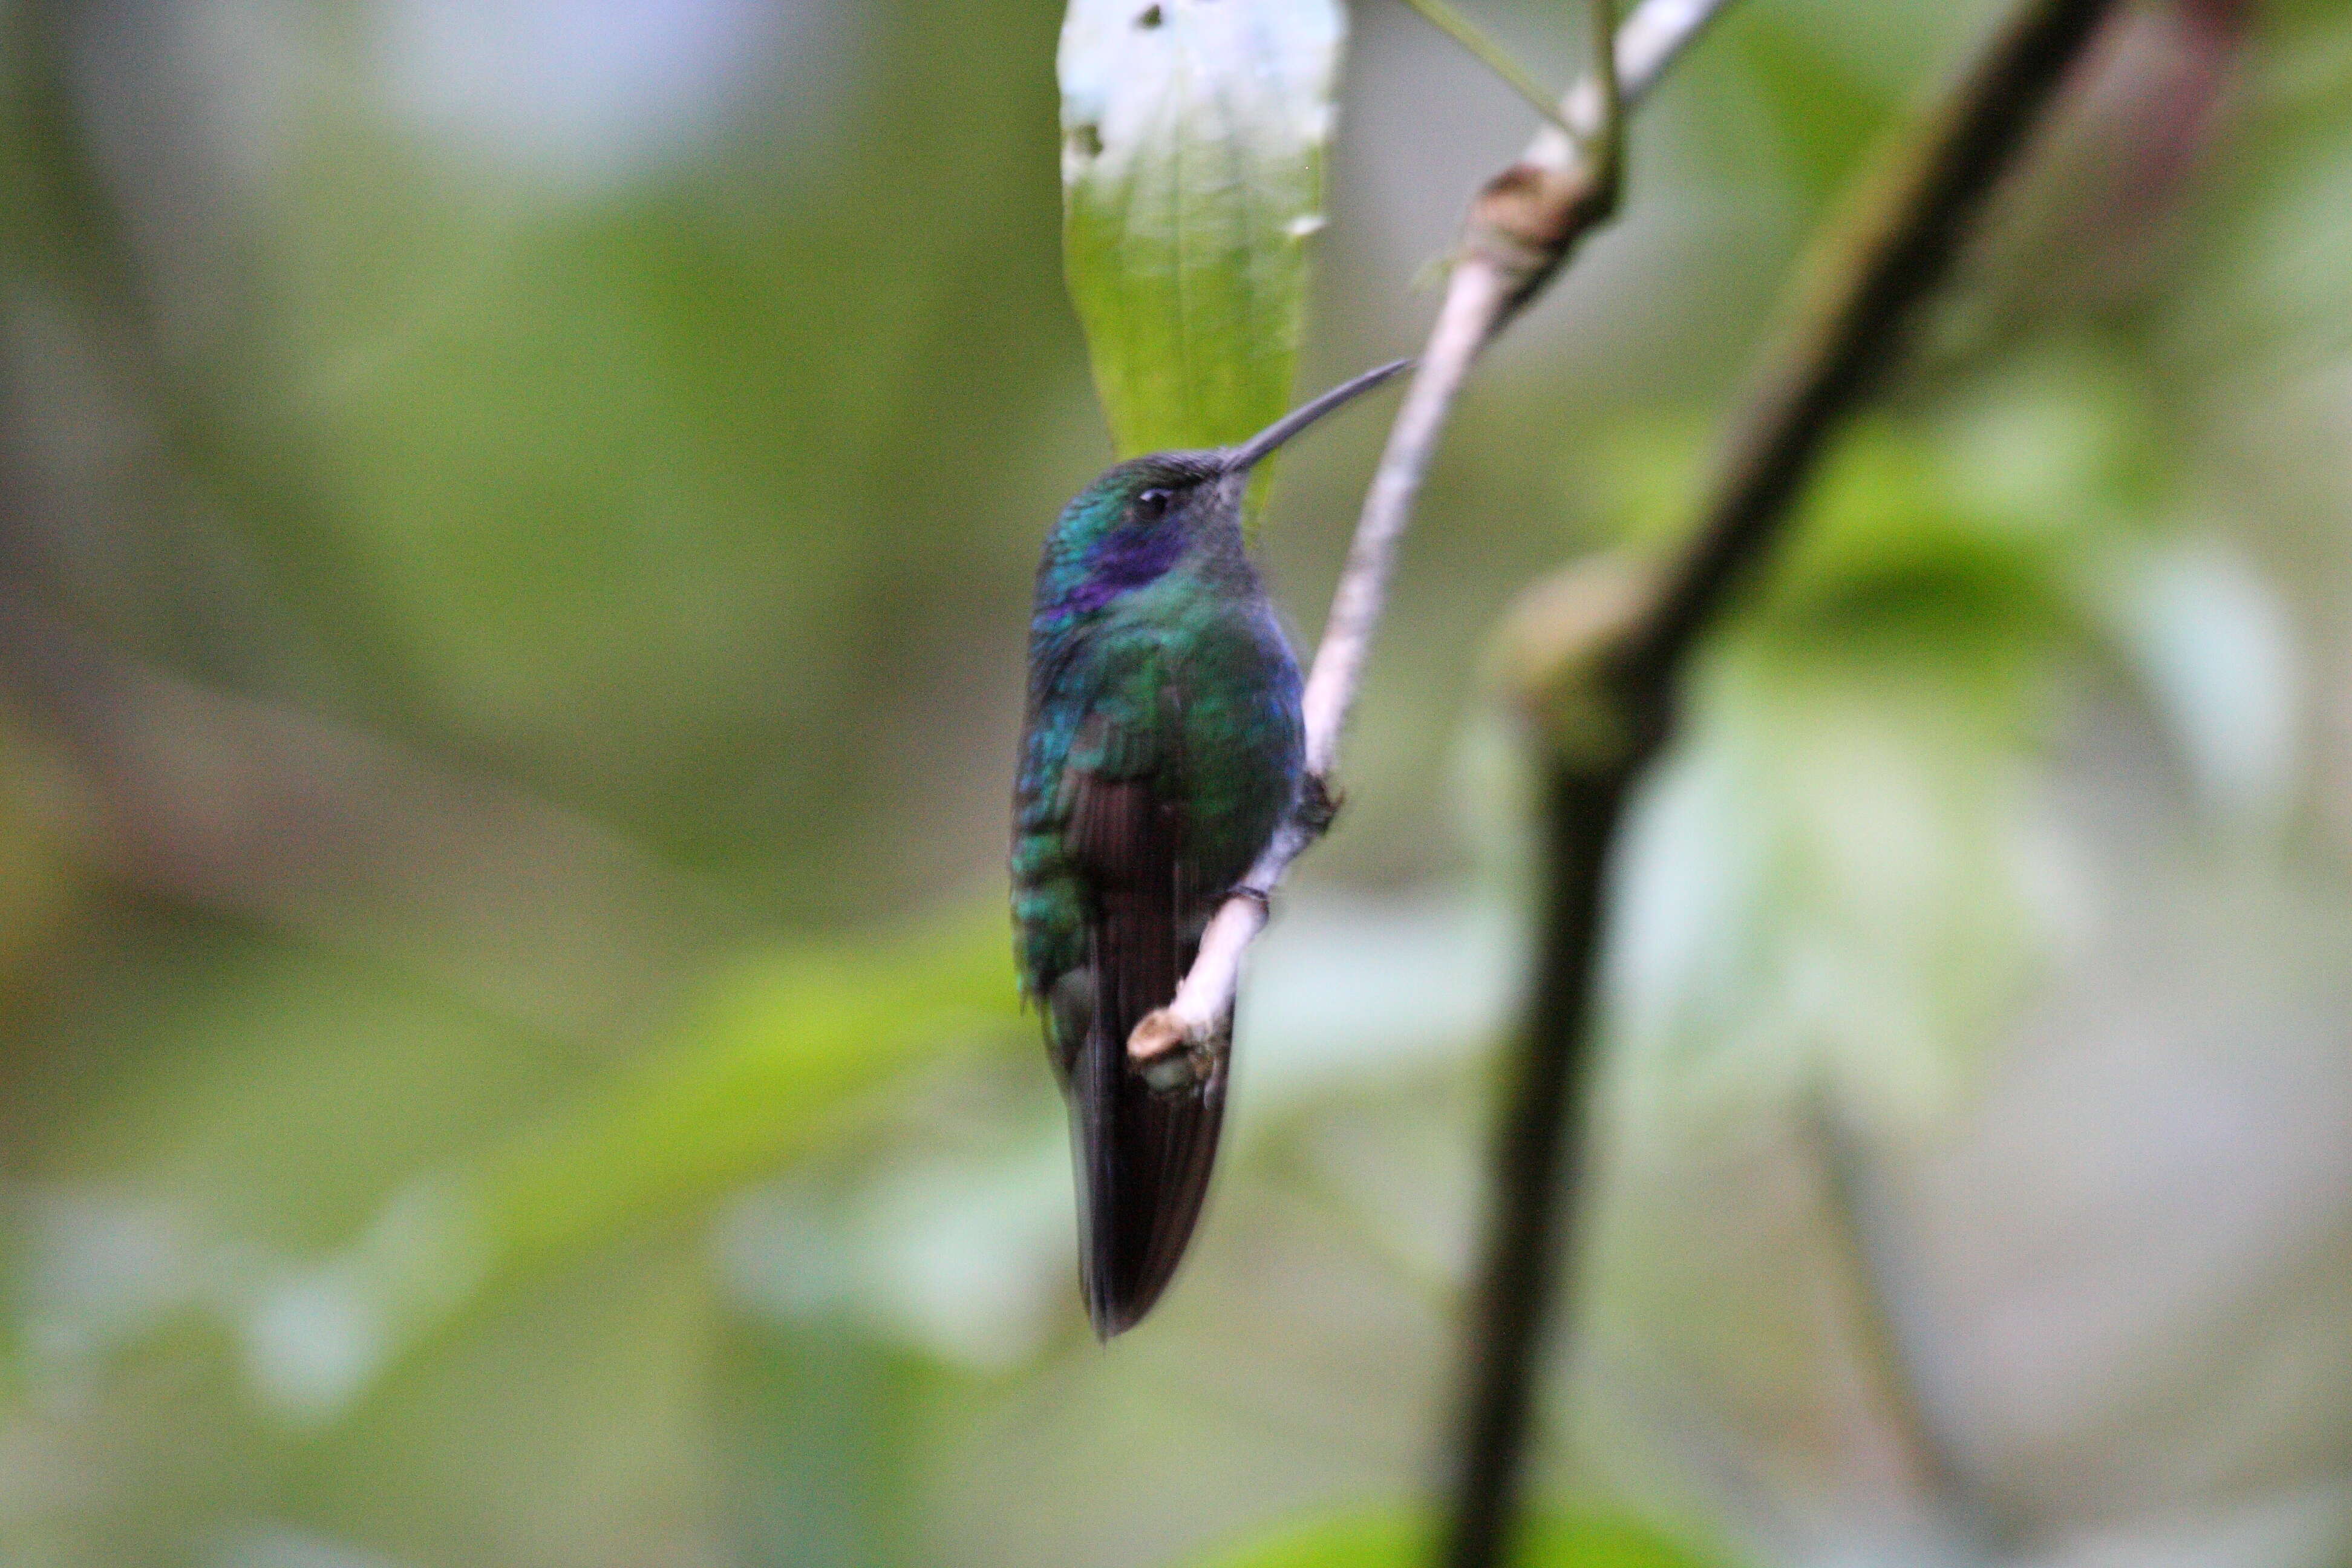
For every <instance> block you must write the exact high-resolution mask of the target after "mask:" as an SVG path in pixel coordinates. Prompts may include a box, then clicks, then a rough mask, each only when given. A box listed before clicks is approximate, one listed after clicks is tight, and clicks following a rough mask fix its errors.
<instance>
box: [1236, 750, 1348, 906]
mask: <svg viewBox="0 0 2352 1568" xmlns="http://www.w3.org/2000/svg"><path fill="white" fill-rule="evenodd" d="M1346 801H1347V796H1346V795H1343V794H1341V793H1340V791H1339V786H1338V785H1336V784H1332V783H1331V781H1330V780H1329V779H1328V778H1325V777H1324V776H1323V775H1322V774H1321V773H1308V774H1307V777H1306V778H1305V779H1303V780H1301V781H1300V783H1299V785H1298V826H1301V827H1303V828H1305V829H1306V830H1307V834H1308V836H1309V837H1315V838H1320V837H1323V835H1324V834H1326V833H1328V832H1329V831H1330V828H1331V819H1332V818H1334V817H1336V816H1339V807H1340V806H1341V805H1344V804H1346ZM1237 890H1238V889H1237ZM1263 896H1264V895H1262V894H1261V895H1260V897H1263Z"/></svg>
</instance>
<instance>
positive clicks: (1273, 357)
mask: <svg viewBox="0 0 2352 1568" xmlns="http://www.w3.org/2000/svg"><path fill="white" fill-rule="evenodd" d="M1344 31H1345V18H1344V16H1343V15H1342V13H1341V11H1340V9H1339V5H1336V4H1335V3H1334V0H1223V4H1218V5H1203V4H1198V3H1196V0H1157V3H1153V0H1071V5H1070V8H1069V14H1068V16H1067V18H1066V21H1065V22H1064V24H1063V28H1062V46H1061V54H1060V60H1059V64H1060V71H1061V82H1062V184H1063V193H1064V229H1063V239H1064V263H1065V266H1066V269H1067V271H1068V275H1069V283H1070V293H1071V295H1072V297H1073V298H1074V299H1075V300H1076V303H1077V308H1078V316H1079V319H1080V320H1081V321H1083V322H1084V323H1085V326H1086V331H1087V342H1088V344H1089V346H1090V348H1091V349H1092V351H1093V356H1094V369H1095V384H1096V385H1097V388H1098V389H1099V390H1100V392H1101V395H1102V401H1103V407H1104V409H1105V411H1106V412H1107V413H1108V416H1109V419H1110V426H1111V433H1112V436H1113V438H1114V440H1115V442H1116V443H1117V445H1118V451H1119V455H1120V456H1122V457H1130V456H1133V455H1135V454H1136V453H1139V452H1149V451H1156V450H1160V449H1163V448H1167V447H1212V446H1217V445H1221V444H1223V443H1227V442H1231V441H1235V440H1238V439H1240V438H1241V437H1244V436H1246V435H1248V434H1250V433H1251V432H1252V431H1254V430H1255V429H1257V428H1258V427H1260V426H1264V425H1265V424H1267V423H1269V422H1271V421H1272V420H1273V419H1274V418H1275V417H1276V416H1278V415H1280V414H1281V413H1282V411H1283V409H1284V407H1285V406H1286V405H1287V404H1288V402H1289V400H1290V391H1291V381H1292V376H1293V373H1294V370H1295V368H1296V366H1297V357H1298V339H1299V332H1300V329H1301V324H1302V322H1303V321H1304V316H1305V310H1306V300H1307V237H1308V236H1310V235H1312V234H1313V233H1314V232H1315V231H1316V230H1317V229H1318V228H1319V227H1320V226H1322V222H1323V216H1322V193H1323V148H1324V144H1325V143H1326V142H1328V140H1329V138H1330V132H1331V121H1332V114H1333V109H1332V103H1331V93H1332V88H1333V84H1334V79H1335V78H1336V76H1337V74H1338V68H1339V45H1340V39H1341V37H1342V35H1343V33H1344Z"/></svg>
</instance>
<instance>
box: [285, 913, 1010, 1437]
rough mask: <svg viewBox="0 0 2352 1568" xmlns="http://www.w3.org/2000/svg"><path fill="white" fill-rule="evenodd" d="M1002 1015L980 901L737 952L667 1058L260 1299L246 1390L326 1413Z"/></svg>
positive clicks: (432, 1179) (751, 1173)
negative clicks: (880, 938)
mask: <svg viewBox="0 0 2352 1568" xmlns="http://www.w3.org/2000/svg"><path fill="white" fill-rule="evenodd" d="M1017 1016H1018V1001H1017V998H1016V996H1015V994H1014V989H1013V975H1012V965H1011V960H1010V958H1009V956H1008V948H1007V944H1006V942H1005V940H1004V937H1003V921H1002V917H1001V915H999V914H998V913H997V912H996V911H995V910H991V911H990V918H989V919H988V920H987V921H984V922H983V921H978V920H964V921H956V922H954V923H952V924H950V925H949V926H947V927H945V928H943V929H940V930H938V931H929V932H925V933H922V934H920V935H919V936H916V937H912V938H908V939H902V940H899V941H896V942H887V943H883V944H878V945H865V946H860V945H856V944H846V943H844V944H814V945H811V946H807V947H799V948H789V949H784V950H782V951H779V952H773V953H769V954H763V955H761V956H759V957H756V958H753V959H750V960H747V961H745V962H744V963H742V964H741V965H740V967H738V968H737V969H735V970H734V971H733V972H731V973H727V974H725V975H723V976H721V977H720V978H719V980H718V981H716V982H715V983H714V984H713V985H712V986H711V988H710V991H709V996H708V999H707V1000H706V1002H705V1003H704V1004H703V1005H701V1006H700V1007H699V1008H698V1009H697V1010H696V1011H695V1013H694V1014H693V1016H691V1017H690V1018H689V1019H688V1022H687V1023H686V1024H685V1025H684V1026H683V1027H682V1029H681V1031H680V1034H681V1037H682V1043H681V1044H680V1045H679V1047H677V1049H675V1050H673V1051H671V1052H667V1053H663V1054H660V1055H657V1056H656V1058H653V1059H651V1060H649V1061H647V1062H646V1063H645V1064H644V1065H642V1066H640V1067H637V1068H634V1069H632V1070H630V1071H629V1072H627V1073H626V1074H625V1075H624V1076H623V1078H622V1079H621V1081H620V1082H618V1083H616V1084H614V1085H613V1086H611V1087H610V1088H609V1089H605V1090H604V1092H602V1093H599V1094H597V1095H595V1096H593V1097H592V1098H591V1099H589V1100H586V1101H585V1102H583V1104H581V1105H579V1106H577V1107H575V1108H574V1109H572V1110H570V1111H569V1112H567V1113H564V1114H562V1115H560V1116H558V1117H556V1118H555V1119H553V1120H552V1121H549V1122H546V1123H544V1124H542V1125H541V1126H539V1127H537V1128H535V1129H533V1130H532V1131H529V1132H527V1133H525V1134H523V1135H521V1136H520V1137H518V1138H516V1139H514V1140H513V1141H512V1142H509V1143H508V1144H507V1145H506V1146H505V1147H503V1148H500V1149H497V1150H494V1151H492V1152H490V1153H488V1154H487V1155H486V1156H484V1157H483V1158H481V1159H479V1160H478V1161H475V1162H473V1163H469V1164H467V1165H463V1166H459V1167H457V1168H454V1169H445V1170H440V1171H434V1172H427V1173H424V1174H422V1175H420V1176H418V1177H415V1178H414V1179H413V1180H411V1181H410V1182H409V1183H408V1184H405V1185H404V1187H402V1188H401V1190H400V1191H399V1192H397V1193H396V1194H394V1196H393V1198H392V1200H391V1201H390V1202H389V1203H387V1204H386V1205H384V1206H383V1209H382V1211H381V1212H380V1213H379V1214H378V1215H377V1217H376V1219H375V1222H374V1223H373V1226H371V1227H370V1228H369V1230H368V1231H367V1233H366V1234H365V1235H363V1236H362V1237H361V1238H360V1239H359V1240H358V1241H356V1242H355V1243H353V1244H352V1246H351V1247H347V1248H345V1249H344V1250H343V1251H342V1252H341V1253H339V1254H337V1255H335V1256H334V1257H332V1258H329V1259H328V1260H326V1261H325V1262H324V1263H322V1264H320V1265H319V1266H317V1267H315V1268H310V1269H307V1270H304V1271H302V1272H300V1273H299V1274H298V1275H296V1276H294V1277H293V1278H291V1279H288V1280H286V1281H285V1282H283V1283H282V1284H280V1285H279V1286H278V1288H277V1289H274V1290H273V1291H271V1292H270V1293H269V1294H268V1297H267V1298H266V1300H264V1301H263V1303H262V1304H261V1306H260V1308H259V1310H257V1312H256V1313H255V1314H254V1316H253V1319H252V1321H251V1322H250V1323H249V1325H248V1333H249V1353H250V1355H251V1357H252V1361H253V1366H254V1372H255V1375H256V1379H257V1383H258V1384H259V1385H260V1387H261V1389H262V1391H263V1393H264V1394H266V1395H267V1396H268V1397H269V1398H271V1400H272V1401H273V1403H275V1404H277V1405H279V1406H280V1407H281V1408H282V1409H283V1410H284V1411H286V1412H287V1413H288V1414H289V1415H296V1416H299V1417H310V1418H319V1417H325V1416H331V1415H334V1414H336V1413H337V1412H338V1411H340V1410H341V1408H342V1407H343V1406H344V1405H346V1404H347V1403H348V1402H349V1401H350V1400H351V1399H352V1398H353V1397H354V1396H355V1395H357V1394H360V1393H361V1392H362V1391H363V1390H364V1388H365V1387H366V1386H367V1385H368V1384H371V1383H372V1382H373V1380H374V1379H375V1377H376V1376H377V1375H378V1374H379V1373H381V1372H382V1371H383V1369H384V1367H385V1366H386V1365H387V1364H389V1363H390V1362H392V1361H393V1360H394V1359H395V1358H397V1357H398V1356H399V1355H401V1354H402V1353H403V1352H404V1351H405V1350H406V1349H407V1348H409V1347H410V1346H411V1345H413V1344H415V1342H417V1341H418V1340H419V1339H420V1338H422V1337H424V1336H425V1335H427V1334H429V1333H432V1332H434V1331H436V1330H437V1329H439V1328H440V1327H441V1326H442V1325H443V1324H445V1323H446V1322H447V1321H449V1320H451V1319H453V1318H454V1317H456V1316H457V1315H458V1314H459V1313H461V1312H463V1311H465V1310H468V1309H469V1308H470V1307H471V1306H472V1305H474V1304H475V1303H477V1302H478V1301H480V1300H483V1299H485V1297H486V1296H488V1294H489V1293H490V1292H491V1291H492V1290H493V1289H495V1288H497V1287H499V1286H502V1285H507V1284H510V1283H512V1282H513V1281H514V1280H516V1279H519V1278H520V1277H522V1276H525V1275H528V1274H530V1273H532V1272H535V1271H538V1270H541V1269H546V1268H552V1267H555V1266H557V1265H559V1264H561V1263H562V1261H564V1260H565V1259H567V1258H573V1257H576V1256H579V1255H581V1254H583V1253H584V1252H586V1251H588V1250H590V1249H591V1248H593V1247H598V1246H602V1245H605V1244H607V1243H608V1242H609V1241H610V1240H611V1238H612V1237H614V1236H615V1235H616V1234H625V1233H626V1232H627V1231H628V1230H629V1229H631V1228H633V1227H635V1226H642V1225H644V1224H646V1223H647V1222H649V1221H653V1220H656V1219H658V1218H661V1217H664V1216H675V1215H693V1214H696V1213H698V1212H699V1211H700V1210H702V1209H703V1208H705V1207H706V1206H708V1205H709V1204H711V1203H712V1202H713V1201H714V1200H716V1199H717V1198H719V1197H720V1196H721V1195H723V1194H726V1193H728V1192H730V1191H731V1190H733V1189H735V1188H737V1187H740V1186H741V1185H742V1184H744V1183H746V1182H748V1181H751V1180H752V1179H754V1178H756V1177H758V1176H761V1175H763V1174H766V1173H769V1172H771V1171H773V1170H776V1169H778V1168H780V1167H782V1166H783V1165H785V1164H787V1163H790V1162H791V1161H792V1160H793V1159H794V1158H795V1157H797V1156H799V1155H801V1154H803V1153H804V1152H808V1151H809V1150H811V1149H812V1148H813V1147H814V1146H815V1145H816V1144H817V1143H818V1142H820V1141H821V1140H822V1139H823V1137H824V1134H825V1133H826V1132H827V1131H830V1130H832V1129H833V1128H835V1126H836V1125H837V1121H836V1115H837V1113H839V1112H841V1111H843V1110H845V1109H846V1108H847V1107H849V1106H850V1105H852V1104H853V1103H855V1102H856V1101H858V1100H861V1099H862V1098H863V1097H864V1096H865V1095H866V1094H868V1093H869V1092H872V1091H874V1090H877V1089H881V1088H883V1087H884V1086H886V1085H887V1084H888V1083H890V1082H891V1081H892V1080H894V1079H897V1078H898V1076H899V1075H900V1074H902V1073H903V1072H904V1071H906V1070H907V1069H908V1068H910V1067H912V1066H913V1065H915V1064H917V1063H919V1062H920V1061H922V1060H925V1059H927V1058H929V1057H930V1056H931V1054H932V1053H934V1052H935V1051H937V1050H938V1049H939V1048H940V1047H941V1046H942V1045H943V1044H945V1043H947V1042H949V1041H951V1040H953V1039H955V1038H957V1037H960V1036H968V1035H970V1034H971V1033H972V1032H973V1031H975V1030H991V1029H996V1028H1000V1027H1002V1026H1004V1025H1007V1024H1009V1023H1011V1022H1013V1020H1014V1019H1015V1018H1016V1017H1017Z"/></svg>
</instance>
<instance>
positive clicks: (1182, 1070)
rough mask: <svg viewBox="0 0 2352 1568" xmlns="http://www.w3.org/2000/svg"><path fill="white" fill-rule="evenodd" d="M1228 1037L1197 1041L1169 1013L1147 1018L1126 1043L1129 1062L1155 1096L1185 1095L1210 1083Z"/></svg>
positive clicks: (1161, 1012)
mask: <svg viewBox="0 0 2352 1568" xmlns="http://www.w3.org/2000/svg"><path fill="white" fill-rule="evenodd" d="M1226 1038H1227V1037H1226V1036H1224V1035H1223V1034H1222V1033H1220V1034H1219V1035H1217V1036H1215V1037H1211V1038H1209V1039H1205V1040H1202V1039H1194V1038H1193V1037H1192V1034H1191V1032H1190V1031H1189V1030H1187V1029H1186V1028H1185V1027H1184V1026H1183V1025H1182V1023H1181V1022H1180V1021H1179V1020H1178V1019H1177V1018H1176V1016H1175V1015H1174V1014H1173V1013H1171V1011H1170V1010H1169V1009H1167V1008H1165V1007H1162V1008H1161V1009H1160V1011H1159V1012H1157V1013H1152V1014H1150V1015H1148V1016H1146V1017H1145V1018H1144V1020H1143V1022H1141V1023H1140V1024H1138V1025H1137V1026H1135V1033H1134V1034H1133V1035H1132V1036H1130V1037H1129V1038H1128V1042H1127V1059H1128V1062H1129V1065H1130V1066H1132V1067H1133V1068H1135V1070H1136V1072H1137V1074H1138V1075H1139V1076H1140V1077H1141V1078H1142V1079H1143V1082H1144V1086H1145V1087H1146V1088H1148V1089H1150V1090H1151V1091H1152V1092H1153V1093H1154V1094H1183V1093H1187V1092H1189V1091H1190V1090H1192V1089H1197V1088H1199V1087H1200V1086H1201V1085H1202V1084H1204V1083H1206V1082H1208V1081H1209V1078H1210V1076H1211V1075H1212V1074H1213V1073H1214V1072H1215V1071H1216V1070H1217V1065H1218V1062H1219V1061H1220V1059H1221V1058H1223V1054H1224V1047H1225V1041H1226Z"/></svg>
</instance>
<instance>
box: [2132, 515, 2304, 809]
mask: <svg viewBox="0 0 2352 1568" xmlns="http://www.w3.org/2000/svg"><path fill="white" fill-rule="evenodd" d="M2085 594H2086V596H2087V598H2088V599H2089V601H2090V605H2091V613H2092V614H2094V615H2095V616H2098V617H2099V618H2100V619H2101V621H2102V622H2103V623H2104V624H2105V626H2106V628H2107V630H2108V633H2109V635H2110V636H2111V637H2112V638H2113V639H2114V641H2115V644H2116V647H2117V649H2118V650H2119V651H2120V653H2121V654H2122V656H2123V657H2124V658H2125V659H2126V661H2127V662H2128V663H2129V665H2130V666H2131V668H2132V670H2133V672H2134V673H2135V674H2136V675H2137V677H2138V678H2139V679H2140V682H2141V683H2142V685H2143V686H2144V687H2145V688H2146V689H2147V693H2148V696H2149V699H2150V700H2151V702H2152V704H2153V706H2154V708H2155V710H2156V713H2157V716H2158V719H2159V720H2161V721H2163V723H2164V724H2165V726H2166V728H2167V729H2168V730H2169V731H2171V736H2172V739H2173V741H2174V743H2175V744H2177V745H2178V746H2179V749H2180V752H2181V756H2182V759H2183V760H2184V762H2185V763H2187V764H2188V770H2189V777H2190V779H2191V780H2192V781H2193V782H2194V783H2195V784H2196V785H2197V787H2198V790H2199V792H2200V794H2202V795H2203V796H2204V797H2205V800H2206V803H2207V804H2208V805H2210V806H2212V807H2213V808H2215V809H2216V810H2218V811H2219V812H2221V814H2222V815H2224V816H2228V817H2230V818H2231V819H2233V820H2234V821H2236V822H2237V823H2239V824H2240V825H2242V826H2252V827H2264V826H2277V824H2278V823H2279V821H2280V819H2281V818H2282V816H2284V813H2285V811H2286V809H2287V807H2288V805H2289V804H2290V797H2291V795H2292V792H2293V790H2294V784H2295V780H2296V778H2297V776H2298V768H2299V763H2300V760H2301V757H2300V753H2301V744H2300V741H2301V736H2300V725H2301V713H2302V707H2303V692H2302V673H2303V672H2302V668H2301V665H2300V663H2299V661H2298V659H2297V658H2296V655H2295V647H2294V636H2293V633H2292V630H2291V628H2290V627H2289V626H2288V624H2287V616H2286V608H2285V606H2284V605H2282V604H2281V603H2280V602H2279V598H2278V595H2277V594H2276V593H2275V592H2274V591H2273V589H2272V587H2271V584H2269V583H2268V582H2267V581H2266V580H2265V579H2264V578H2263V574H2261V572H2260V571H2259V570H2257V569H2256V567H2255V566H2254V564H2253V563H2252V562H2251V561H2249V560H2248V559H2247V558H2246V557H2245V556H2244V555H2243V554H2242V552H2239V551H2237V550H2235V549H2233V548H2231V546H2230V545H2229V544H2228V543H2227V542H2223V541H2221V540H2219V539H2212V538H2189V539H2179V540H2173V541H2168V542H2163V543H2160V544H2155V545H2150V546H2147V547H2144V548H2138V549H2129V550H2126V551H2123V552H2118V553H2117V554H2116V556H2114V557H2112V558H2110V559H2108V560H2106V561H2104V562H2102V563H2099V564H2098V566H2097V568H2096V569H2095V571H2094V572H2092V573H2091V574H2090V578H2089V581H2088V584H2087V585H2086V588H2085Z"/></svg>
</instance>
